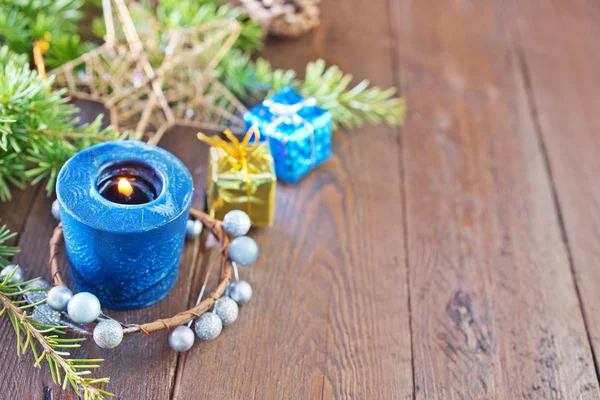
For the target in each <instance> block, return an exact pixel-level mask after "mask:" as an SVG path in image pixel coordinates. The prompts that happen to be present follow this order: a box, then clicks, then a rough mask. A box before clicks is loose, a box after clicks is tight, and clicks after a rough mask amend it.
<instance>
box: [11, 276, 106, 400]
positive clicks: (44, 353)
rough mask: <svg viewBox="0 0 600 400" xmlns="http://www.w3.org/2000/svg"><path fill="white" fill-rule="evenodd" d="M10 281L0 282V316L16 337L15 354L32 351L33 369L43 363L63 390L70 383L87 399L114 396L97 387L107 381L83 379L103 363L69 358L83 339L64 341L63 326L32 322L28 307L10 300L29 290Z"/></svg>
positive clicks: (99, 399)
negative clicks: (0, 307)
mask: <svg viewBox="0 0 600 400" xmlns="http://www.w3.org/2000/svg"><path fill="white" fill-rule="evenodd" d="M9 279H10V277H7V279H6V280H5V281H4V282H3V283H0V303H2V306H3V308H2V310H0V315H2V314H7V315H8V318H9V320H10V322H11V323H12V325H13V328H14V330H15V333H16V335H17V353H18V354H19V355H21V354H23V355H24V354H25V353H27V352H28V351H29V350H31V353H32V354H33V357H34V359H35V364H34V366H36V367H38V368H41V363H42V362H43V361H46V363H47V364H48V367H49V369H50V373H51V375H52V381H53V382H54V383H55V384H57V385H60V384H62V388H63V390H65V389H66V388H67V384H70V385H71V387H72V388H73V390H74V391H75V393H77V395H78V396H80V397H82V398H84V399H89V400H101V399H104V398H105V397H106V396H113V394H112V393H109V392H107V391H105V390H102V389H101V388H99V387H98V385H100V384H104V383H108V382H109V381H110V379H109V378H99V379H95V378H88V377H86V376H87V375H89V374H91V371H90V369H95V368H99V367H100V365H99V364H97V363H99V362H102V361H104V360H86V359H72V358H70V353H69V352H68V351H67V349H72V348H79V347H81V342H83V341H84V340H85V338H65V337H64V335H65V331H64V327H57V326H53V325H45V324H40V323H38V322H36V321H34V320H33V319H32V318H31V316H30V315H28V314H27V308H28V307H29V304H27V305H17V304H15V302H14V301H13V300H12V298H16V297H17V296H20V295H21V294H22V293H27V292H28V290H24V291H23V290H20V288H19V286H17V285H9V284H7V282H8V280H9ZM29 291H31V290H29ZM44 301H45V300H44ZM42 302H43V301H42ZM39 304H41V303H39ZM39 304H38V303H36V305H39ZM36 343H37V346H36ZM38 346H39V347H38ZM40 347H41V351H40V350H39V348H40Z"/></svg>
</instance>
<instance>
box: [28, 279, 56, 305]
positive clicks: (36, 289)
mask: <svg viewBox="0 0 600 400" xmlns="http://www.w3.org/2000/svg"><path fill="white" fill-rule="evenodd" d="M49 288H50V284H49V283H48V282H46V281H45V280H43V279H38V280H37V281H33V282H30V283H28V284H27V285H25V288H24V289H26V290H32V292H26V293H24V294H23V296H24V297H25V300H27V301H28V302H29V304H33V303H38V302H40V301H42V300H44V299H45V298H46V296H47V295H48V289H49Z"/></svg>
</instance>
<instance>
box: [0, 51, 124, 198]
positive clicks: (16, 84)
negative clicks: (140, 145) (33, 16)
mask: <svg viewBox="0 0 600 400" xmlns="http://www.w3.org/2000/svg"><path fill="white" fill-rule="evenodd" d="M64 94H65V91H64V90H59V91H56V90H52V78H50V79H48V80H47V81H44V80H42V79H41V78H40V76H39V74H38V73H37V71H35V70H30V69H29V65H28V61H27V57H26V56H24V55H15V54H14V53H12V52H11V51H9V49H8V47H6V46H3V47H0V200H1V201H6V200H10V199H11V198H12V193H11V186H10V185H11V184H12V185H14V186H16V187H19V188H23V187H24V186H25V184H26V183H27V182H31V183H32V184H35V183H38V182H40V181H42V180H44V179H47V184H46V191H47V193H48V194H49V195H50V194H51V193H52V191H53V190H54V184H55V181H56V176H57V175H58V171H59V170H60V168H61V167H62V165H63V164H64V163H65V161H67V160H68V159H69V158H70V157H71V156H73V155H74V154H76V153H77V152H78V151H80V150H82V149H84V148H87V147H89V146H91V145H94V144H96V143H100V142H103V141H108V140H117V139H119V138H125V137H126V136H127V134H125V135H121V134H120V133H119V132H118V131H117V130H115V129H113V128H111V127H109V128H106V129H102V126H101V125H102V116H99V117H98V118H97V119H96V120H95V121H94V122H92V123H91V124H81V123H80V121H79V119H77V118H73V116H74V115H75V114H76V112H77V111H78V110H77V108H76V107H75V106H73V105H72V104H69V103H68V98H67V97H65V95H64Z"/></svg>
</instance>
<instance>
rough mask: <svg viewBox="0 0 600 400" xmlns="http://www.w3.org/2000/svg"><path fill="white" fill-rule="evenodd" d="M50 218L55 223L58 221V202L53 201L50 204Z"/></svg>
mask: <svg viewBox="0 0 600 400" xmlns="http://www.w3.org/2000/svg"><path fill="white" fill-rule="evenodd" d="M52 216H53V217H54V219H56V220H57V221H60V207H59V205H58V200H54V202H52Z"/></svg>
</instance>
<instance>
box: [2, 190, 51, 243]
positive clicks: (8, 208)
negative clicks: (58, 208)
mask: <svg viewBox="0 0 600 400" xmlns="http://www.w3.org/2000/svg"><path fill="white" fill-rule="evenodd" d="M40 190H43V188H42V185H37V186H35V187H28V188H26V189H25V190H20V189H17V188H13V189H12V195H13V199H12V200H11V201H8V202H6V203H0V226H2V225H4V224H6V225H7V226H8V228H9V229H10V230H11V231H12V232H21V230H22V229H23V226H24V225H25V220H26V219H27V214H28V213H29V211H30V210H31V205H32V204H33V200H34V199H35V195H36V194H37V193H38V192H39V191H40ZM18 240H19V238H18V237H15V238H13V239H11V240H10V241H9V242H8V244H9V245H15V244H16V243H17V242H18Z"/></svg>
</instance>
